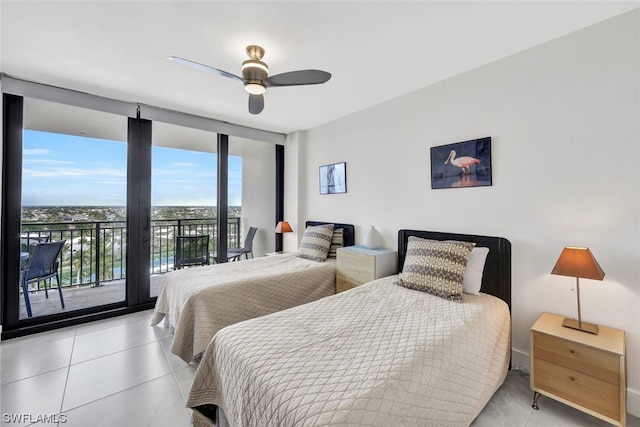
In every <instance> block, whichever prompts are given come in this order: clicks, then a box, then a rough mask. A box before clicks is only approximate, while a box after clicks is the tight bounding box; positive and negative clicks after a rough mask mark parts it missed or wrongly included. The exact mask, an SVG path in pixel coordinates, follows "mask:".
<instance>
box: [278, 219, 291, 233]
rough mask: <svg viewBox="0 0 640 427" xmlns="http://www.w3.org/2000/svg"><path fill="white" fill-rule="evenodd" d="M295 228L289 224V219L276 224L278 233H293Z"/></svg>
mask: <svg viewBox="0 0 640 427" xmlns="http://www.w3.org/2000/svg"><path fill="white" fill-rule="evenodd" d="M291 232H293V229H292V228H291V226H290V225H289V223H288V222H287V221H280V222H278V225H276V233H291Z"/></svg>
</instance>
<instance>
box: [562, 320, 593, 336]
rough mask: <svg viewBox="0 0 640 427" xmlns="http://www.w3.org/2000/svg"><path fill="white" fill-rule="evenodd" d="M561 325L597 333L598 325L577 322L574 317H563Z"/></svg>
mask: <svg viewBox="0 0 640 427" xmlns="http://www.w3.org/2000/svg"><path fill="white" fill-rule="evenodd" d="M562 326H564V327H565V328H571V329H577V330H579V331H582V332H589V333H590V334H595V335H598V325H594V324H593V323H587V322H578V321H577V320H576V319H569V318H566V317H565V318H564V322H562Z"/></svg>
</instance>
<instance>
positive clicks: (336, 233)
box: [327, 228, 344, 258]
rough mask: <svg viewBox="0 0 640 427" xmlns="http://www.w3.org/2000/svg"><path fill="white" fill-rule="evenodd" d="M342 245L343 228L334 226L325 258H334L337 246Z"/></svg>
mask: <svg viewBox="0 0 640 427" xmlns="http://www.w3.org/2000/svg"><path fill="white" fill-rule="evenodd" d="M343 246H344V228H334V229H333V237H332V238H331V245H330V246H329V253H328V254H327V258H336V257H337V255H338V254H337V251H338V248H341V247H343Z"/></svg>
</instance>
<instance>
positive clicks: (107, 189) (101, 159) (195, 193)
mask: <svg viewBox="0 0 640 427" xmlns="http://www.w3.org/2000/svg"><path fill="white" fill-rule="evenodd" d="M151 158H152V167H151V171H152V172H151V175H152V176H151V193H152V194H151V205H152V206H215V205H216V198H217V192H216V177H217V169H218V168H217V155H216V154H215V153H203V152H196V151H187V150H179V149H174V148H166V147H156V146H154V147H153V149H152V155H151ZM22 162H23V164H22V205H23V206H38V205H40V206H125V205H126V192H127V145H126V144H125V143H123V142H117V141H107V140H102V139H96V138H88V137H80V136H72V135H62V134H56V133H48V132H40V131H31V130H25V131H24V138H23V154H22ZM241 204H242V158H241V157H239V156H229V205H231V206H240V205H241Z"/></svg>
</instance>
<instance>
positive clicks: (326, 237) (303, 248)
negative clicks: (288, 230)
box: [298, 224, 333, 262]
mask: <svg viewBox="0 0 640 427" xmlns="http://www.w3.org/2000/svg"><path fill="white" fill-rule="evenodd" d="M332 237H333V224H323V225H314V226H309V227H307V228H306V229H305V230H304V234H303V235H302V241H301V242H300V247H299V248H298V256H299V257H300V258H306V259H310V260H313V261H318V262H323V261H324V260H326V259H327V253H328V252H329V246H330V245H331V239H332Z"/></svg>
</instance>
